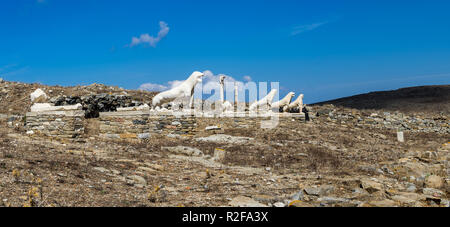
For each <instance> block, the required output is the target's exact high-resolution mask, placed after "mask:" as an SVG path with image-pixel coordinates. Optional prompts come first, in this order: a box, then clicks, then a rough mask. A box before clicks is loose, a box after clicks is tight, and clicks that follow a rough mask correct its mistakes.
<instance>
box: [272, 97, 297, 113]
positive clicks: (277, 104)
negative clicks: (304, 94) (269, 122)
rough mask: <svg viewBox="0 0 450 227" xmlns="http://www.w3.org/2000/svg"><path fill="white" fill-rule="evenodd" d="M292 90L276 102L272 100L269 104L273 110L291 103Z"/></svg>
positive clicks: (281, 108) (280, 108)
mask: <svg viewBox="0 0 450 227" xmlns="http://www.w3.org/2000/svg"><path fill="white" fill-rule="evenodd" d="M294 95H295V93H294V92H289V93H288V94H287V95H286V96H285V97H284V98H283V99H281V100H280V101H278V102H274V103H272V105H271V108H272V110H273V111H277V110H279V111H282V110H283V108H284V107H285V106H287V105H289V104H290V103H291V100H292V97H294Z"/></svg>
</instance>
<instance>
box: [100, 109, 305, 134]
mask: <svg viewBox="0 0 450 227" xmlns="http://www.w3.org/2000/svg"><path fill="white" fill-rule="evenodd" d="M98 121H99V131H100V136H101V137H105V138H111V139H115V138H117V139H118V138H122V139H126V138H141V139H143V138H149V137H150V136H151V135H152V134H153V135H155V134H158V135H168V134H178V135H196V134H197V133H198V132H199V131H203V130H205V128H206V127H208V126H218V127H219V128H221V129H230V128H255V129H257V128H260V127H262V126H264V124H270V123H275V126H276V127H278V126H283V127H289V126H292V122H293V121H297V122H304V121H305V115H304V114H279V115H276V116H275V117H273V116H272V117H270V116H249V115H248V113H247V114H242V115H239V114H238V115H216V116H214V115H205V114H198V113H192V114H186V113H184V114H180V113H175V114H174V113H173V112H149V111H119V112H105V113H100V117H99V118H98Z"/></svg>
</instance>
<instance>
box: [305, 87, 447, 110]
mask: <svg viewBox="0 0 450 227" xmlns="http://www.w3.org/2000/svg"><path fill="white" fill-rule="evenodd" d="M323 104H333V105H335V106H343V107H348V108H355V109H376V110H380V109H383V110H387V111H400V112H424V113H443V114H450V85H433V86H419V87H407V88H400V89H397V90H392V91H377V92H370V93H367V94H360V95H354V96H350V97H345V98H339V99H334V100H329V101H325V102H319V103H314V104H312V105H323Z"/></svg>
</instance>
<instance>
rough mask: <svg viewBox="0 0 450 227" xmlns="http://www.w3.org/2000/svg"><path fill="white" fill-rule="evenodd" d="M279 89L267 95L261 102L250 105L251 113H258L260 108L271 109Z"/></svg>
mask: <svg viewBox="0 0 450 227" xmlns="http://www.w3.org/2000/svg"><path fill="white" fill-rule="evenodd" d="M277 91H278V90H277V89H272V90H271V91H270V92H269V94H267V95H266V96H265V97H264V98H262V99H261V100H259V101H257V102H254V103H252V104H251V105H250V107H249V111H252V112H254V111H256V110H257V109H258V107H261V106H267V107H269V108H270V107H271V104H272V101H273V98H274V97H275V94H276V93H277Z"/></svg>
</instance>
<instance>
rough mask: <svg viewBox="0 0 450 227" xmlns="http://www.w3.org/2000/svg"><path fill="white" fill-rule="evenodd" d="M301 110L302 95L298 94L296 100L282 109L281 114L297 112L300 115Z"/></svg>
mask: <svg viewBox="0 0 450 227" xmlns="http://www.w3.org/2000/svg"><path fill="white" fill-rule="evenodd" d="M302 109H303V94H300V95H299V96H298V98H297V99H296V100H295V101H293V102H291V103H290V104H289V105H286V106H284V107H283V112H289V113H293V112H298V113H301V112H302Z"/></svg>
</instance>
